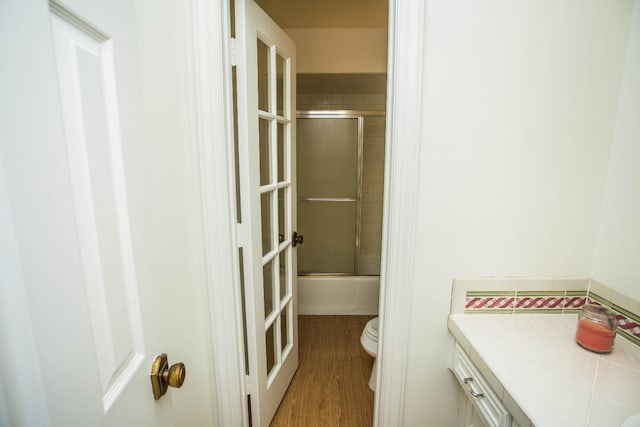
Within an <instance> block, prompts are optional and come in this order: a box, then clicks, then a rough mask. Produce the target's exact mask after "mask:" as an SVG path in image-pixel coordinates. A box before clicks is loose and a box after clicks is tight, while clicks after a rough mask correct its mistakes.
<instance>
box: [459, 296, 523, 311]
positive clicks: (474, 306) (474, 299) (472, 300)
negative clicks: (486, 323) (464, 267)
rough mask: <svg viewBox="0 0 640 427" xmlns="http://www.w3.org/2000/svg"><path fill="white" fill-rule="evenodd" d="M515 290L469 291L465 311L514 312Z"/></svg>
mask: <svg viewBox="0 0 640 427" xmlns="http://www.w3.org/2000/svg"><path fill="white" fill-rule="evenodd" d="M515 295H516V292H515V291H467V295H466V300H465V305H464V311H465V313H477V312H482V313H512V312H513V303H514V301H515Z"/></svg>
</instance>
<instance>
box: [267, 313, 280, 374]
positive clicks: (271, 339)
mask: <svg viewBox="0 0 640 427" xmlns="http://www.w3.org/2000/svg"><path fill="white" fill-rule="evenodd" d="M275 325H276V324H275V323H274V324H273V325H271V326H269V329H267V332H266V333H265V339H266V341H267V346H266V350H267V375H269V374H271V371H273V368H274V367H275V366H276V360H277V357H276V354H277V352H278V348H277V347H276V334H275Z"/></svg>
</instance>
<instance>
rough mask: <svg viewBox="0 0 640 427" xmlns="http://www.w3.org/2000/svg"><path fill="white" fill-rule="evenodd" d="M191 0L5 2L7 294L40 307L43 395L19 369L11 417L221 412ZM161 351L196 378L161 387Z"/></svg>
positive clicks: (153, 420) (200, 417)
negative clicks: (157, 362) (156, 391)
mask: <svg viewBox="0 0 640 427" xmlns="http://www.w3.org/2000/svg"><path fill="white" fill-rule="evenodd" d="M183 7H184V4H182V3H181V2H171V1H162V2H150V1H146V0H143V1H139V2H137V3H136V4H135V5H134V4H133V3H131V2H129V1H124V0H121V1H104V2H95V1H87V0H68V1H67V2H65V4H61V3H58V2H50V3H49V4H47V2H46V1H42V0H39V1H37V0H29V1H17V0H16V1H7V2H3V4H2V5H0V15H2V17H1V22H0V27H1V28H2V57H3V58H6V59H7V61H6V62H5V63H4V64H3V67H2V69H3V70H2V80H1V84H2V89H3V90H2V92H3V96H4V99H3V101H2V110H1V111H0V112H1V113H2V114H1V115H2V117H1V118H0V120H2V126H1V127H2V129H3V138H2V141H1V145H0V161H1V162H2V163H3V165H2V166H3V167H2V168H0V172H2V175H1V176H0V186H1V187H2V191H1V192H0V193H1V194H0V196H2V197H1V199H2V202H3V206H2V209H1V212H0V217H2V225H3V226H5V225H7V226H8V227H10V230H9V233H8V234H7V233H3V235H8V236H9V237H10V239H9V244H8V245H7V246H6V247H3V253H2V255H3V259H2V264H1V265H2V266H3V267H10V268H7V269H5V268H3V270H2V271H1V272H0V273H1V274H2V286H3V289H2V296H3V297H4V296H5V295H11V296H17V297H18V298H19V300H18V301H17V303H18V304H20V305H21V306H22V308H20V313H21V314H22V315H23V316H24V317H25V318H26V319H27V320H28V321H29V322H28V323H30V325H21V328H24V330H25V331H26V334H25V338H24V342H25V343H26V344H25V345H24V348H25V349H26V350H25V353H27V354H30V356H31V357H32V361H27V362H25V363H24V365H23V367H22V368H21V369H22V370H23V371H27V370H28V367H29V365H31V368H32V369H31V371H32V372H33V374H32V378H30V384H27V385H26V386H25V388H26V389H27V390H32V391H33V394H32V396H33V398H34V399H36V400H38V401H39V402H37V403H35V404H34V405H33V406H34V407H35V408H36V409H37V410H36V411H34V412H33V414H29V413H28V411H27V409H26V408H27V405H26V404H25V402H26V400H25V399H26V396H27V395H28V394H29V393H28V392H23V393H18V394H17V395H16V396H14V395H13V389H14V387H16V388H19V387H20V383H19V381H20V378H15V377H14V378H8V379H7V380H6V382H5V380H3V382H2V393H1V395H2V397H3V402H2V403H3V405H0V406H2V408H1V409H2V412H0V423H5V422H7V423H8V424H10V425H13V424H15V425H31V424H38V425H47V424H50V425H54V426H57V425H60V426H63V425H64V426H75V425H103V426H111V425H118V426H119V425H140V426H173V425H176V424H187V425H210V424H212V419H213V416H214V414H213V409H212V407H213V402H212V395H211V391H210V389H211V388H210V374H209V367H208V361H207V356H208V354H210V348H209V346H210V330H209V325H208V320H209V318H208V311H207V306H206V301H207V294H206V286H205V285H204V283H205V279H204V262H205V261H204V259H203V254H202V250H201V249H202V242H201V239H202V218H201V217H200V212H201V206H200V199H199V194H198V190H197V179H196V176H197V174H195V173H194V162H193V160H194V159H193V154H194V153H193V147H192V146H191V145H192V144H191V141H192V139H193V138H192V136H191V129H190V123H189V122H190V120H189V116H188V114H189V112H188V109H189V107H188V104H189V102H190V99H189V97H188V93H189V84H188V82H187V79H185V78H184V77H187V70H188V65H187V63H186V58H185V57H183V52H182V51H183V50H184V49H185V46H186V43H187V41H186V35H187V31H186V28H185V22H186V20H184V19H181V18H180V16H179V14H180V13H185V11H184V10H183ZM176 12H178V14H176ZM176 15H177V16H176ZM176 18H178V19H176ZM182 18H184V17H182ZM173 19H176V20H175V21H172V20H173ZM167 41H171V42H172V44H168V43H167ZM157 44H164V49H162V51H156V50H154V49H152V47H153V46H154V45H157ZM5 202H6V203H5ZM5 250H6V252H4V251H5ZM8 270H11V271H9V273H10V274H7V271H8ZM10 303H11V302H8V301H5V300H3V301H2V308H3V309H4V308H5V307H6V305H7V304H10ZM2 320H3V325H2V328H0V329H1V330H0V332H2V333H3V336H2V337H0V338H3V339H2V342H3V343H5V342H6V341H5V338H6V336H7V334H6V331H7V330H9V329H10V325H6V324H4V322H5V321H6V318H4V317H3V319H2ZM29 326H30V327H29ZM28 335H32V337H29V336H28ZM12 340H13V341H9V342H14V343H15V342H19V338H17V337H14V338H12ZM29 342H32V344H29ZM21 351H22V350H21ZM161 352H166V353H168V355H169V361H170V362H171V363H173V362H177V361H179V360H180V361H183V362H185V364H186V366H187V380H186V382H185V384H184V386H183V388H182V389H180V390H169V392H168V394H167V395H165V397H163V398H162V399H161V400H159V401H157V402H156V401H154V399H153V395H152V393H151V386H150V380H149V369H150V366H151V362H152V360H153V358H154V356H155V355H156V354H158V353H161ZM1 353H2V354H0V357H2V360H3V361H4V360H12V361H13V362H14V364H15V361H16V357H17V356H16V355H18V354H19V353H18V352H17V351H16V350H14V349H13V348H11V349H7V348H5V349H3V352H1ZM7 377H10V376H6V377H5V378H7ZM37 396H41V398H38V397H37ZM7 402H8V403H7ZM14 403H15V404H16V407H14V405H13V404H14Z"/></svg>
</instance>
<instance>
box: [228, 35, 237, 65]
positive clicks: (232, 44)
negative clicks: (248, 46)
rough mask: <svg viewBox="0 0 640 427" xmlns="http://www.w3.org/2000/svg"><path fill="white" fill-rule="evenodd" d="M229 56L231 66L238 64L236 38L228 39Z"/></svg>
mask: <svg viewBox="0 0 640 427" xmlns="http://www.w3.org/2000/svg"><path fill="white" fill-rule="evenodd" d="M229 57H230V59H231V66H234V65H238V59H239V53H238V39H229Z"/></svg>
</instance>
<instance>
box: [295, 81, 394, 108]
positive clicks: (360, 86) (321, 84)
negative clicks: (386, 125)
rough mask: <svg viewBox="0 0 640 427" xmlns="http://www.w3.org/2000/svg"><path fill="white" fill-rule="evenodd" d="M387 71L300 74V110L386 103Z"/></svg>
mask: <svg viewBox="0 0 640 427" xmlns="http://www.w3.org/2000/svg"><path fill="white" fill-rule="evenodd" d="M386 88H387V76H386V74H298V75H297V91H298V96H297V100H296V101H297V103H298V110H375V111H384V110H385V105H386V99H387V98H386Z"/></svg>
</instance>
